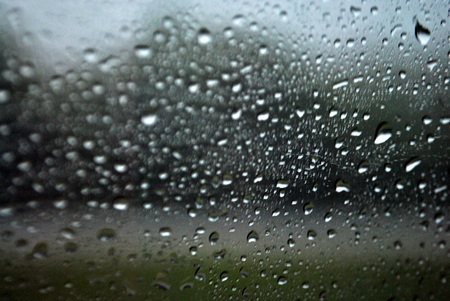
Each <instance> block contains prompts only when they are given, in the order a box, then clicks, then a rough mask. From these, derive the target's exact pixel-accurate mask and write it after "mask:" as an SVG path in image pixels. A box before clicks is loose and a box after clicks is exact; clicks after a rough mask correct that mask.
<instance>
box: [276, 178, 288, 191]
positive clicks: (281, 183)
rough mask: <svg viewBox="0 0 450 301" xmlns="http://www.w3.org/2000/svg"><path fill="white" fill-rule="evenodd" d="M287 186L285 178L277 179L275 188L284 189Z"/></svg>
mask: <svg viewBox="0 0 450 301" xmlns="http://www.w3.org/2000/svg"><path fill="white" fill-rule="evenodd" d="M288 186H289V182H288V181H286V180H278V181H277V188H280V189H284V188H286V187H288Z"/></svg>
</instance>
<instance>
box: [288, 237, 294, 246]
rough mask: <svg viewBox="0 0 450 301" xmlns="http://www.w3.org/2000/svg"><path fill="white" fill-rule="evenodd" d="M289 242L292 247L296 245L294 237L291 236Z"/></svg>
mask: <svg viewBox="0 0 450 301" xmlns="http://www.w3.org/2000/svg"><path fill="white" fill-rule="evenodd" d="M287 243H288V246H289V247H290V248H293V247H295V240H293V239H292V238H289V239H288V241H287Z"/></svg>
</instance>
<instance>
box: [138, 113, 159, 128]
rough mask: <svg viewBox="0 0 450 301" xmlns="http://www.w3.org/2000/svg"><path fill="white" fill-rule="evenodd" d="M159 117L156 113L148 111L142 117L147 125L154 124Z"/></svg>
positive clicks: (142, 120)
mask: <svg viewBox="0 0 450 301" xmlns="http://www.w3.org/2000/svg"><path fill="white" fill-rule="evenodd" d="M157 120H158V117H157V116H156V115H155V114H154V113H148V114H145V115H143V116H142V117H141V122H142V123H143V124H144V125H146V126H152V125H154V124H155V123H156V121H157Z"/></svg>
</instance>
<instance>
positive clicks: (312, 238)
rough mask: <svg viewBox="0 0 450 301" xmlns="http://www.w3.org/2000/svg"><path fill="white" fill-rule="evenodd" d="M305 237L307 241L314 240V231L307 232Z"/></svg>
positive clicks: (315, 233) (315, 234)
mask: <svg viewBox="0 0 450 301" xmlns="http://www.w3.org/2000/svg"><path fill="white" fill-rule="evenodd" d="M306 236H307V237H308V239H309V240H314V239H315V238H316V237H317V232H316V231H314V230H309V231H308V233H307V234H306Z"/></svg>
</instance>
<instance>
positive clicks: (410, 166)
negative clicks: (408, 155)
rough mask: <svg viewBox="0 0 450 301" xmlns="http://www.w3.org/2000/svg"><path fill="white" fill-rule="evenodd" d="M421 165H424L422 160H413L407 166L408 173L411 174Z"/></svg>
mask: <svg viewBox="0 0 450 301" xmlns="http://www.w3.org/2000/svg"><path fill="white" fill-rule="evenodd" d="M420 163H422V160H420V159H419V158H412V159H411V160H409V161H408V162H407V163H406V165H405V170H406V172H411V171H412V170H413V169H414V168H416V167H417V166H419V165H420Z"/></svg>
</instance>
